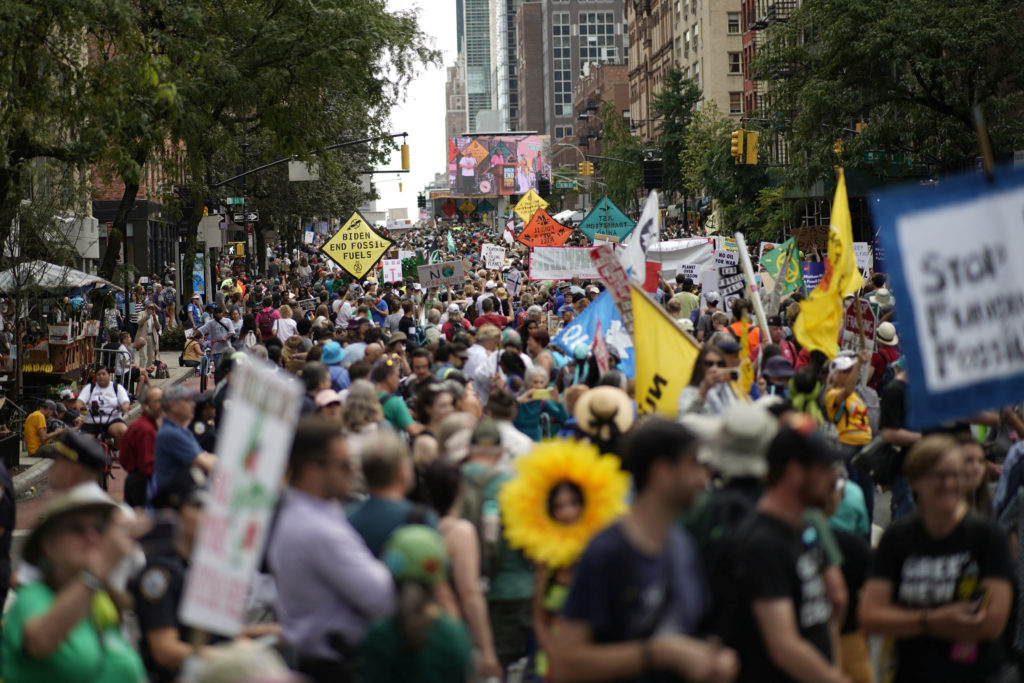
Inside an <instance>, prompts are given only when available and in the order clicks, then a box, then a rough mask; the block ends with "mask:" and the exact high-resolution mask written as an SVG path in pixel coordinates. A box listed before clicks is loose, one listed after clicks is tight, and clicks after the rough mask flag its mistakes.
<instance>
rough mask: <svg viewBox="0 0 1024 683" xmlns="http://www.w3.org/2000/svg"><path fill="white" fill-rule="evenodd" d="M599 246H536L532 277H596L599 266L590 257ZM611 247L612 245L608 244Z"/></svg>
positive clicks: (533, 255) (532, 251)
mask: <svg viewBox="0 0 1024 683" xmlns="http://www.w3.org/2000/svg"><path fill="white" fill-rule="evenodd" d="M596 248H597V247H534V248H533V249H532V250H531V253H530V279H533V280H571V279H572V278H574V277H579V278H585V279H594V278H596V277H598V275H597V266H595V265H594V261H593V260H592V259H591V258H590V254H591V252H592V251H593V250H594V249H596ZM608 248H609V249H611V246H608Z"/></svg>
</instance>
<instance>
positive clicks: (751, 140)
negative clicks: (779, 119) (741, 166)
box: [743, 130, 757, 166]
mask: <svg viewBox="0 0 1024 683" xmlns="http://www.w3.org/2000/svg"><path fill="white" fill-rule="evenodd" d="M743 163H745V164H752V165H754V166H757V133H755V132H754V131H752V130H749V131H747V158H746V159H744V161H743Z"/></svg>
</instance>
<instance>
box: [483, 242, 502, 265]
mask: <svg viewBox="0 0 1024 683" xmlns="http://www.w3.org/2000/svg"><path fill="white" fill-rule="evenodd" d="M480 256H482V257H483V259H484V268H487V269H488V270H500V269H501V267H502V266H503V265H505V247H499V246H498V245H496V244H485V245H483V247H481V248H480Z"/></svg>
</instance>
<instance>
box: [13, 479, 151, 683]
mask: <svg viewBox="0 0 1024 683" xmlns="http://www.w3.org/2000/svg"><path fill="white" fill-rule="evenodd" d="M132 548H133V543H132V538H131V531H130V529H129V528H128V522H127V518H126V517H125V516H124V515H123V514H122V513H121V512H120V511H119V510H118V508H117V504H116V503H114V501H113V500H111V499H110V497H109V496H107V495H106V494H105V493H104V492H103V491H102V490H100V489H99V488H97V487H78V488H75V489H73V490H71V491H68V492H66V493H63V494H61V495H58V496H56V497H54V498H53V499H52V500H51V501H50V502H49V503H48V504H47V505H46V507H45V508H44V510H43V513H42V519H41V521H40V522H39V523H38V524H36V526H35V528H33V529H32V531H31V532H30V533H29V535H28V538H27V539H26V540H25V546H24V550H23V556H24V559H25V561H26V562H28V563H31V564H32V565H33V566H34V567H36V568H38V569H37V571H38V572H39V575H38V576H36V577H35V578H33V579H32V580H30V581H26V582H25V583H22V584H21V585H20V586H19V587H18V589H17V591H16V593H15V598H14V602H13V604H12V606H11V608H10V610H9V611H8V612H7V614H6V615H5V619H4V633H3V669H2V672H3V677H4V680H6V681H11V682H12V683H13V682H15V681H95V682H97V683H119V682H120V681H142V680H145V675H146V674H145V669H144V667H143V664H142V659H141V658H140V657H139V655H138V653H136V652H135V651H134V650H133V649H132V648H131V646H130V645H129V644H128V643H127V641H125V639H124V638H123V637H122V635H121V632H120V628H119V626H120V624H119V622H120V615H119V613H118V610H117V608H116V607H115V606H114V603H113V602H112V601H111V599H110V595H109V593H108V586H109V581H110V579H111V576H112V574H113V573H114V572H115V570H116V568H117V567H118V565H119V564H120V562H121V560H122V559H123V558H125V557H126V556H128V555H129V553H131V551H132Z"/></svg>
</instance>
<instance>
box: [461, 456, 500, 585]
mask: <svg viewBox="0 0 1024 683" xmlns="http://www.w3.org/2000/svg"><path fill="white" fill-rule="evenodd" d="M501 475H502V472H501V471H500V470H498V469H495V468H491V469H489V470H486V471H484V472H482V473H479V474H467V473H466V472H465V471H463V475H462V479H463V483H464V484H465V489H464V494H463V498H462V509H461V510H460V514H459V516H460V517H462V518H463V519H467V520H469V521H470V522H471V523H472V524H473V527H474V528H475V529H476V535H477V539H478V540H479V541H480V576H481V583H482V584H483V586H484V593H485V594H486V593H487V590H488V589H489V588H490V582H491V581H492V580H493V579H494V575H495V574H497V572H498V559H499V557H498V556H499V551H500V548H499V546H500V545H501V543H500V539H501V534H500V531H499V534H498V539H499V540H498V541H497V542H495V541H488V540H486V539H485V537H484V525H483V521H484V520H483V518H484V504H485V503H487V502H494V503H495V504H497V502H496V501H494V500H493V499H488V498H487V496H486V493H485V492H486V490H487V487H488V486H490V485H491V483H492V482H493V481H494V480H495V479H497V478H498V477H500V476H501Z"/></svg>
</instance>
